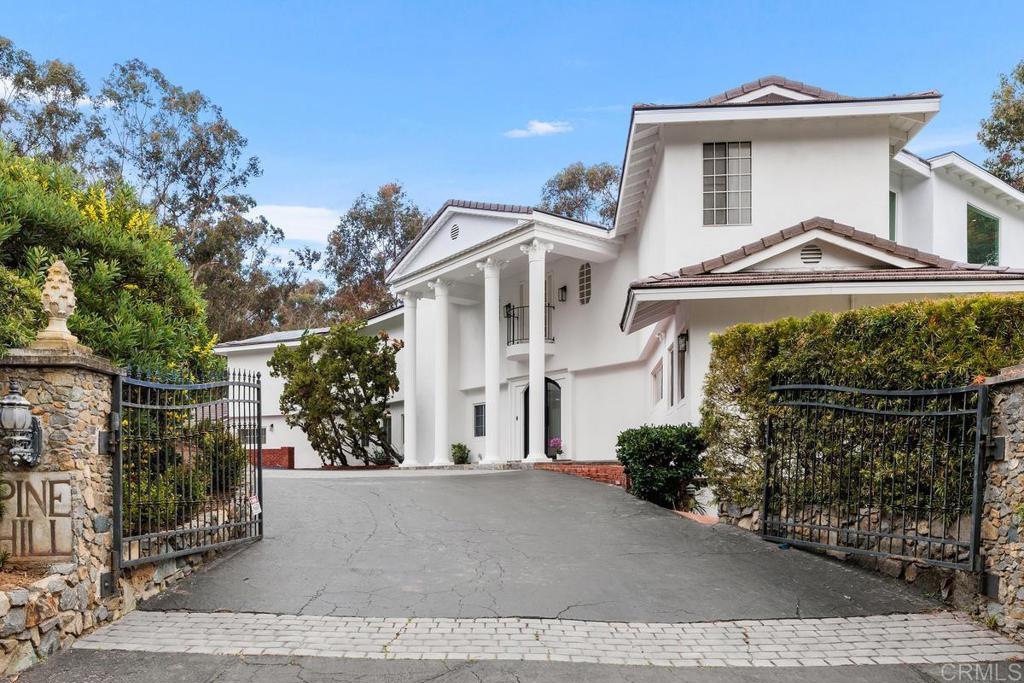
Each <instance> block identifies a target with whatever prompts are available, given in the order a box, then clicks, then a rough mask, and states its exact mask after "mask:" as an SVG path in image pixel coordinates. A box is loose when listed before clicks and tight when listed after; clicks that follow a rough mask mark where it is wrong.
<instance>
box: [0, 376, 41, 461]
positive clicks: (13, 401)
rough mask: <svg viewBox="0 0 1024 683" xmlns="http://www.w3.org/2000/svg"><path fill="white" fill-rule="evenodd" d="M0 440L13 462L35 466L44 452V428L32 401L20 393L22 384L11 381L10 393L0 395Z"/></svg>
mask: <svg viewBox="0 0 1024 683" xmlns="http://www.w3.org/2000/svg"><path fill="white" fill-rule="evenodd" d="M0 441H2V442H3V443H6V444H7V452H8V453H9V454H10V456H11V461H12V462H13V463H14V464H15V465H24V466H26V467H35V466H36V465H38V464H39V456H40V455H41V454H42V452H43V431H42V428H41V427H40V424H39V418H37V417H36V416H35V415H33V414H32V404H31V403H29V402H28V400H27V399H26V398H25V397H24V396H22V395H21V387H20V386H19V385H18V382H17V381H16V380H13V379H12V380H11V383H10V385H9V393H8V394H7V395H6V396H4V397H3V398H0Z"/></svg>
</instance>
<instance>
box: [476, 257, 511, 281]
mask: <svg viewBox="0 0 1024 683" xmlns="http://www.w3.org/2000/svg"><path fill="white" fill-rule="evenodd" d="M507 263H508V261H502V260H499V259H496V258H494V257H493V256H488V257H487V258H486V259H484V260H483V261H477V262H476V267H477V269H478V270H482V271H483V273H484V277H494V276H495V275H497V274H498V273H500V272H501V269H502V268H504V267H505V265H506V264H507Z"/></svg>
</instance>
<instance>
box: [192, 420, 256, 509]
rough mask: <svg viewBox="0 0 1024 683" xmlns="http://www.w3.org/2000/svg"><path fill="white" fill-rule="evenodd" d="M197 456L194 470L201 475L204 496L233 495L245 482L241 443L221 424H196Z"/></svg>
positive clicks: (244, 455)
mask: <svg viewBox="0 0 1024 683" xmlns="http://www.w3.org/2000/svg"><path fill="white" fill-rule="evenodd" d="M199 431H200V435H199V448H198V455H197V457H196V460H195V462H194V463H193V465H192V466H193V467H194V468H196V469H198V471H199V472H201V473H203V475H204V477H205V480H206V493H207V495H213V496H223V495H225V494H229V493H232V492H234V490H235V489H236V488H238V486H239V484H241V483H242V482H243V480H244V479H245V469H246V467H247V466H248V464H249V455H248V453H247V452H246V449H245V448H244V447H243V446H242V442H241V441H239V439H238V438H237V437H236V436H235V435H234V434H232V433H231V432H230V431H229V430H228V428H227V426H226V425H224V424H222V423H213V422H205V423H202V424H200V425H199Z"/></svg>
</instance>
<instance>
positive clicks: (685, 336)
mask: <svg viewBox="0 0 1024 683" xmlns="http://www.w3.org/2000/svg"><path fill="white" fill-rule="evenodd" d="M689 346H690V334H689V332H683V333H682V334H681V335H679V336H678V337H677V338H676V349H677V350H678V351H682V352H683V353H686V350H687V348H688V347H689Z"/></svg>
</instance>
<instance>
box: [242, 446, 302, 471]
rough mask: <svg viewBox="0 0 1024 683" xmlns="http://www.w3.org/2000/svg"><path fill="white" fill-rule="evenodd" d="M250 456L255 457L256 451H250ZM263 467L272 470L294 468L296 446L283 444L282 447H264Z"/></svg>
mask: <svg viewBox="0 0 1024 683" xmlns="http://www.w3.org/2000/svg"><path fill="white" fill-rule="evenodd" d="M249 457H250V458H255V457H256V454H255V451H249ZM263 467H264V469H271V470H294V469H295V447H294V446H281V447H280V448H264V449H263Z"/></svg>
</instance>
